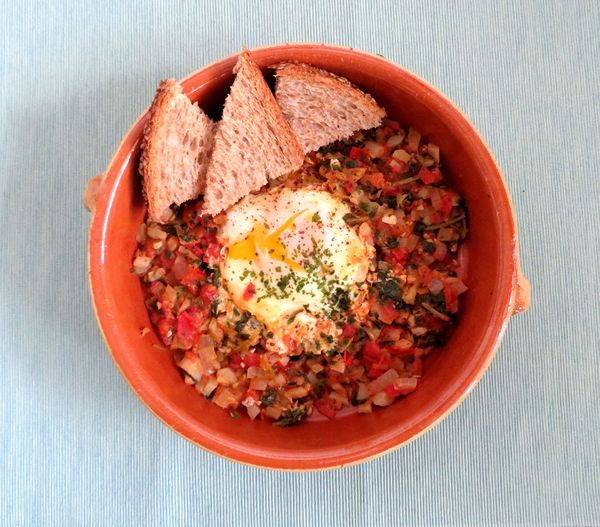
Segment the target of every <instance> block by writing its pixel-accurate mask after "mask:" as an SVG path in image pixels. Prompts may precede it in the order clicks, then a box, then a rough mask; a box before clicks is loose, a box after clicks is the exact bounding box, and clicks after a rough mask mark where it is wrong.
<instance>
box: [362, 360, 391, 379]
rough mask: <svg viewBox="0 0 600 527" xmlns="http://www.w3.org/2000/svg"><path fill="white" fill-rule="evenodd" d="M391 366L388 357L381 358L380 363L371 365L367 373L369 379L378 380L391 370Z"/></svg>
mask: <svg viewBox="0 0 600 527" xmlns="http://www.w3.org/2000/svg"><path fill="white" fill-rule="evenodd" d="M390 365H391V363H390V360H389V359H388V358H387V357H381V359H380V360H379V361H377V362H376V363H374V364H372V365H371V367H370V368H369V370H368V371H367V377H369V379H376V378H377V377H379V376H380V375H381V374H382V373H384V372H386V371H387V370H389V369H390Z"/></svg>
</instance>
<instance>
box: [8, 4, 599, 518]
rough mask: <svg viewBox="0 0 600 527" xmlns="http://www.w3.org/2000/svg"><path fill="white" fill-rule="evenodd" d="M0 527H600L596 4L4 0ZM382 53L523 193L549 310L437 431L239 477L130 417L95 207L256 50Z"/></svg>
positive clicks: (524, 231)
mask: <svg viewBox="0 0 600 527" xmlns="http://www.w3.org/2000/svg"><path fill="white" fill-rule="evenodd" d="M0 13H1V16H0V44H1V45H0V225H1V226H2V235H1V237H2V240H1V242H0V243H1V245H0V269H1V271H2V279H1V280H0V351H1V353H0V375H1V382H0V422H1V429H0V524H1V525H7V526H8V525H10V526H12V525H36V526H37V525H69V526H70V525H119V526H125V525H136V526H137V525H166V526H179V525H212V526H220V525H223V526H235V525H243V526H265V525H282V526H284V525H302V526H321V525H323V526H329V527H333V526H395V525H568V526H580V525H600V478H599V476H598V474H600V441H599V439H598V437H599V436H600V410H599V404H598V394H599V393H600V329H599V328H600V301H599V298H600V296H599V294H598V290H599V286H600V283H599V276H600V265H599V263H598V261H599V259H598V254H597V253H598V247H599V246H600V235H599V227H600V225H599V213H600V206H599V199H600V183H599V179H600V178H599V177H598V174H597V172H598V167H599V166H600V126H599V122H600V88H599V87H600V67H599V66H598V64H599V60H600V3H598V2H596V1H593V0H590V1H587V2H586V1H576V2H562V1H560V0H553V1H539V2H531V1H526V2H522V1H514V2H509V1H505V2H496V1H484V2H468V1H458V2H427V1H422V0H420V1H409V2H398V1H386V0H375V1H373V2H358V1H345V2H336V1H333V0H320V1H318V2H317V1H312V2H291V1H284V0H268V1H264V2H261V3H260V4H259V3H258V2H256V3H255V2H235V1H233V0H221V1H218V2H216V1H215V2H212V1H208V0H185V1H181V2H168V1H150V0H137V1H132V2H116V1H106V2H98V1H89V0H85V1H84V0H82V1H77V2H76V1H72V2H68V1H66V0H55V1H53V2H15V1H11V0H0ZM300 41H319V42H327V43H334V44H343V45H349V46H353V47H356V48H359V49H364V50H367V51H371V52H375V53H380V54H382V55H384V56H385V57H387V58H389V59H391V60H393V61H395V62H397V63H399V64H401V65H403V66H405V67H407V68H409V69H410V70H412V71H414V72H415V73H417V74H418V75H421V76H422V77H423V78H425V79H426V80H427V81H429V82H430V83H432V84H433V85H435V86H437V87H438V88H439V89H440V90H441V91H442V92H444V93H445V94H446V95H447V96H449V97H450V98H451V99H452V100H454V101H455V102H456V104H457V105H458V106H459V107H460V108H462V110H463V111H464V112H465V113H466V115H467V116H468V117H469V118H470V119H471V120H472V121H473V122H474V124H475V126H476V127H477V128H478V129H479V130H480V132H481V133H482V135H483V137H484V138H485V139H486V140H487V142H488V144H489V145H490V147H491V149H492V151H493V152H494V154H495V156H496V158H497V160H498V162H499V164H500V166H501V167H502V169H503V171H504V173H505V175H506V180H507V184H508V186H509V188H510V191H511V193H512V197H513V201H514V204H515V208H516V215H517V220H518V224H519V226H520V242H521V258H522V263H523V271H524V273H525V274H526V275H527V276H528V277H529V278H530V280H531V284H532V289H533V296H532V305H531V309H530V311H529V312H528V313H526V314H523V315H520V316H518V317H515V318H514V319H513V320H512V321H511V322H510V325H509V328H508V331H507V334H506V337H505V339H504V342H503V344H502V346H501V349H500V351H499V353H498V355H497V357H496V359H495V360H494V362H493V363H492V365H491V367H490V369H489V371H488V372H487V374H486V375H485V376H484V378H483V380H482V381H481V382H480V384H479V385H478V386H477V387H476V388H475V389H474V391H473V392H472V394H471V395H470V396H469V397H468V398H467V399H466V400H465V401H464V403H463V404H462V405H461V406H460V407H459V408H458V409H457V410H456V411H454V412H453V413H452V414H451V415H450V416H449V417H448V418H447V419H445V420H444V421H443V422H442V423H440V424H439V426H437V427H436V428H434V429H433V430H431V431H430V432H428V433H427V434H426V435H424V436H423V437H422V438H420V439H418V440H417V441H415V442H413V443H411V444H410V445H408V446H406V447H405V448H402V449H400V450H398V451H395V452H393V453H390V454H388V455H385V456H383V457H381V458H379V459H376V460H373V461H370V462H368V463H364V464H361V465H358V466H354V467H349V468H345V469H341V470H334V471H329V472H323V473H280V472H271V471H265V470H261V469H256V468H250V467H246V466H242V465H239V464H236V463H233V462H230V461H227V460H224V459H220V458H218V457H216V456H214V455H212V454H209V453H207V452H204V451H203V450H201V449H199V448H197V447H195V446H193V445H192V444H190V443H188V442H186V441H185V440H183V439H181V438H180V437H179V436H177V435H176V434H174V433H173V432H171V431H170V430H169V429H167V428H166V427H165V426H163V425H162V424H161V423H160V422H159V421H158V420H157V419H155V418H154V417H153V416H152V415H151V414H150V413H149V412H148V411H147V410H146V408H145V407H144V406H143V405H142V404H141V403H140V402H139V401H138V400H137V399H136V397H135V396H134V394H133V393H132V392H131V391H130V389H129V388H128V387H127V385H126V383H125V382H124V380H123V379H122V378H121V376H120V374H119V373H118V371H117V369H116V368H115V366H114V365H113V363H112V361H111V359H110V357H109V355H108V353H107V351H106V349H105V346H104V343H103V341H102V338H101V335H100V332H99V330H98V328H97V325H96V321H95V318H94V312H93V308H92V305H91V301H90V296H89V294H88V284H87V270H86V266H87V257H86V254H87V249H86V237H87V228H88V222H89V216H88V214H87V212H86V211H85V210H84V209H83V207H82V205H81V195H82V193H83V189H84V186H85V182H86V180H87V179H88V178H89V177H90V176H92V175H94V174H96V173H98V172H101V171H102V170H103V169H104V167H105V166H106V164H107V162H108V161H109V159H110V157H111V155H112V153H113V151H114V150H115V148H116V147H117V145H118V144H119V142H120V139H121V137H122V136H123V135H124V133H125V132H126V131H127V129H128V128H129V126H130V124H131V123H132V122H133V121H134V119H135V118H136V117H137V116H138V115H139V114H140V113H141V112H142V111H143V110H144V108H145V107H146V106H147V105H148V104H149V102H150V101H151V99H152V96H153V94H154V91H155V88H156V86H157V85H158V83H159V81H160V79H162V78H167V77H177V78H180V77H183V76H185V75H187V74H188V73H190V72H192V71H194V70H196V69H197V68H199V67H201V66H202V65H204V64H207V63H209V62H211V61H213V60H216V59H218V58H220V57H222V56H225V55H228V54H230V53H233V52H236V51H238V50H240V48H241V47H242V46H243V45H246V46H248V47H254V46H260V45H266V44H271V43H280V42H300Z"/></svg>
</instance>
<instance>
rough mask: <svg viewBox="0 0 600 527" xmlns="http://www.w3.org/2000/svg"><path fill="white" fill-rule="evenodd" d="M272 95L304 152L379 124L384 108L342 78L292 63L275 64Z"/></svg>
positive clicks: (383, 114)
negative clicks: (274, 84)
mask: <svg viewBox="0 0 600 527" xmlns="http://www.w3.org/2000/svg"><path fill="white" fill-rule="evenodd" d="M274 69H275V75H276V79H277V80H276V86H275V97H276V100H277V102H278V103H279V106H280V107H281V110H282V111H283V115H284V116H285V118H286V120H287V122H288V123H289V124H290V126H291V128H292V130H293V132H294V134H295V135H296V138H297V139H298V142H299V143H300V146H301V147H302V149H303V151H304V152H305V153H308V152H312V151H314V150H317V149H319V148H320V147H322V146H325V145H328V144H329V143H332V142H333V141H337V140H341V139H346V138H348V137H350V136H351V135H352V134H353V133H354V132H356V131H358V130H364V129H369V128H374V127H376V126H379V125H380V124H381V121H382V119H383V118H384V117H385V110H384V109H383V108H382V107H380V106H379V105H378V104H377V103H376V102H375V100H374V99H373V97H371V96H370V95H369V94H367V93H364V92H363V91H361V90H360V89H359V88H357V87H356V86H354V85H353V84H352V83H350V82H349V81H348V80H347V79H345V78H343V77H338V76H337V75H334V74H333V73H330V72H328V71H325V70H322V69H319V68H315V67H313V66H309V65H307V64H298V63H293V62H286V63H281V64H278V65H276V66H274Z"/></svg>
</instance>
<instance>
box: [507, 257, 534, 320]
mask: <svg viewBox="0 0 600 527" xmlns="http://www.w3.org/2000/svg"><path fill="white" fill-rule="evenodd" d="M516 287H517V291H516V295H515V304H514V306H513V312H512V314H513V315H517V314H518V313H522V312H523V311H527V310H528V309H529V302H530V300H531V284H530V283H529V280H528V279H527V278H526V277H525V276H524V275H523V273H522V272H521V268H520V266H519V268H518V269H517V286H516Z"/></svg>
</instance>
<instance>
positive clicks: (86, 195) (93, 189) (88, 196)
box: [83, 173, 104, 213]
mask: <svg viewBox="0 0 600 527" xmlns="http://www.w3.org/2000/svg"><path fill="white" fill-rule="evenodd" d="M103 182H104V173H101V174H96V175H95V176H93V177H91V178H90V179H88V182H87V183H86V185H85V190H84V192H83V206H84V207H85V208H86V209H87V210H88V211H89V212H92V213H93V212H94V210H95V209H96V201H97V200H98V194H100V189H101V188H102V183H103Z"/></svg>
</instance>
